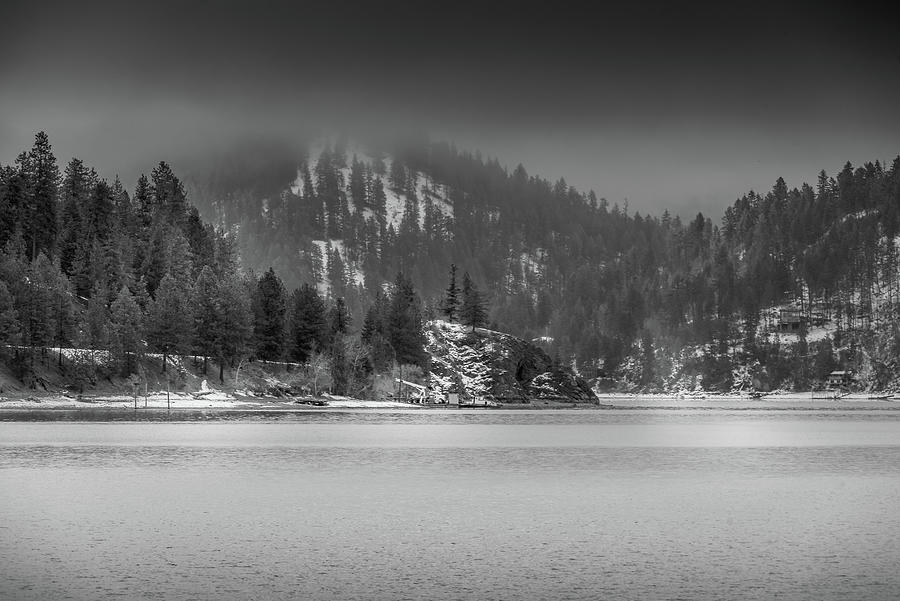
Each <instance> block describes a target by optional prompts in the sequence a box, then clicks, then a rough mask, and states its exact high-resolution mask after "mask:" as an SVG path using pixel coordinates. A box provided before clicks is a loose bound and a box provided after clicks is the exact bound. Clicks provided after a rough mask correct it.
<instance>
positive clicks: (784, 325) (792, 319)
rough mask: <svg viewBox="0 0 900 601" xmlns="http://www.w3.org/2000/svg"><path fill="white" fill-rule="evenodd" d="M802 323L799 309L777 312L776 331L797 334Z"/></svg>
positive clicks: (801, 314)
mask: <svg viewBox="0 0 900 601" xmlns="http://www.w3.org/2000/svg"><path fill="white" fill-rule="evenodd" d="M802 323H803V312H802V311H800V309H782V310H780V311H779V312H778V330H779V331H781V332H799V331H800V327H801V324H802Z"/></svg>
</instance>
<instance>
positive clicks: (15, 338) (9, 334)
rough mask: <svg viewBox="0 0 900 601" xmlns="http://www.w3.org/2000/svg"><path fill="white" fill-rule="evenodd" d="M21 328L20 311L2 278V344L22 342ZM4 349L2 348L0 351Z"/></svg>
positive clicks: (0, 339) (0, 323) (0, 295)
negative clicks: (17, 309)
mask: <svg viewBox="0 0 900 601" xmlns="http://www.w3.org/2000/svg"><path fill="white" fill-rule="evenodd" d="M21 329H22V328H21V324H20V323H19V312H18V311H16V308H15V303H14V300H13V297H12V294H10V293H9V289H8V288H7V286H6V283H5V282H4V281H3V280H0V345H12V346H14V345H17V344H20V343H21V338H20V337H19V336H20V334H21ZM3 350H4V349H0V352H2V351H3Z"/></svg>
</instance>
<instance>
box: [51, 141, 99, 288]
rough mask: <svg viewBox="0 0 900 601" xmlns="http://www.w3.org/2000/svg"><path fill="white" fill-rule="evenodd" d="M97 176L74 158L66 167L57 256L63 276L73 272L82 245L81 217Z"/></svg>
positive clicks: (83, 238) (82, 218)
mask: <svg viewBox="0 0 900 601" xmlns="http://www.w3.org/2000/svg"><path fill="white" fill-rule="evenodd" d="M95 180H96V173H94V172H93V170H91V169H88V168H87V167H85V165H84V163H82V162H81V161H80V160H79V159H76V158H73V159H72V160H71V161H69V164H68V165H66V172H65V177H64V178H63V182H62V209H61V216H60V225H61V227H60V235H59V244H58V246H59V257H60V266H61V267H62V270H63V271H64V272H65V273H66V275H69V276H71V275H73V274H74V273H75V270H74V264H75V260H76V257H77V256H78V254H79V250H80V249H81V248H82V247H83V246H84V245H85V243H86V240H85V231H84V225H83V220H84V215H85V213H86V212H87V207H88V204H89V202H90V198H91V192H92V190H93V188H94V186H95V185H96V181H95Z"/></svg>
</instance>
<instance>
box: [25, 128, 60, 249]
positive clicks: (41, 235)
mask: <svg viewBox="0 0 900 601" xmlns="http://www.w3.org/2000/svg"><path fill="white" fill-rule="evenodd" d="M21 165H22V168H23V172H24V173H23V174H24V175H25V180H26V181H27V182H28V194H27V196H26V200H25V204H24V207H23V208H24V211H23V212H22V214H21V223H22V227H23V233H24V235H25V242H26V244H27V247H26V248H27V249H28V251H29V252H30V256H32V257H35V256H37V254H38V253H39V252H44V253H46V254H47V255H48V256H53V254H54V250H55V246H56V234H57V223H56V207H57V196H58V193H59V190H58V185H59V167H58V166H57V164H56V157H55V156H53V152H52V149H51V147H50V141H49V139H48V138H47V134H45V133H44V132H38V134H37V135H36V136H35V138H34V146H33V147H32V149H31V151H30V152H29V153H28V155H27V158H26V159H25V160H24V161H22V162H21Z"/></svg>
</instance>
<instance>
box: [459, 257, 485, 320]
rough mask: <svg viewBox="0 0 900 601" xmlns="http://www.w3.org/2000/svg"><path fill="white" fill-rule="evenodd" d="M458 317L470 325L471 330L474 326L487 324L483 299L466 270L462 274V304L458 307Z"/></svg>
mask: <svg viewBox="0 0 900 601" xmlns="http://www.w3.org/2000/svg"><path fill="white" fill-rule="evenodd" d="M459 319H460V321H461V322H462V323H463V324H464V325H467V326H472V331H473V332H474V331H475V328H483V327H484V326H485V325H486V324H487V310H486V309H485V308H484V301H483V300H482V298H481V293H480V292H479V291H478V288H477V287H476V286H475V282H473V281H472V278H470V277H469V272H468V271H467V272H466V273H465V274H464V275H463V287H462V306H461V307H460V309H459Z"/></svg>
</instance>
